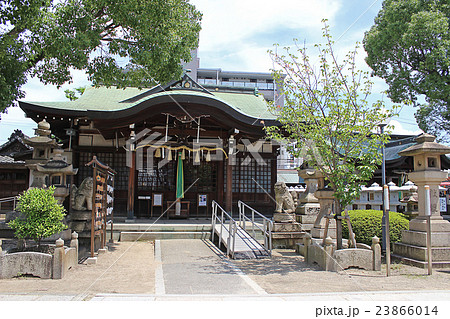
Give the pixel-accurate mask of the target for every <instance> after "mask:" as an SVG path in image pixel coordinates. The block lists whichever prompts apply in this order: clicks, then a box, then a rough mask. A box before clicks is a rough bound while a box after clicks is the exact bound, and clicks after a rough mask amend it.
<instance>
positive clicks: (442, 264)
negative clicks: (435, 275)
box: [391, 254, 450, 269]
mask: <svg viewBox="0 0 450 319" xmlns="http://www.w3.org/2000/svg"><path fill="white" fill-rule="evenodd" d="M391 260H393V261H394V260H395V261H401V262H402V263H404V264H406V265H411V266H415V267H419V268H424V269H427V268H428V262H426V261H422V260H417V259H412V258H407V257H403V256H399V255H396V254H391ZM432 263H433V268H436V269H442V268H450V261H434V260H433V262H432Z"/></svg>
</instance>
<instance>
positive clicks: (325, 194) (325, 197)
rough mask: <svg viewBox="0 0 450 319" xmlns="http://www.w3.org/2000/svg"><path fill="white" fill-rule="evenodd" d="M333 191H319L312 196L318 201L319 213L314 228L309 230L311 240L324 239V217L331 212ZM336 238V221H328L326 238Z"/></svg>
mask: <svg viewBox="0 0 450 319" xmlns="http://www.w3.org/2000/svg"><path fill="white" fill-rule="evenodd" d="M333 194H334V190H332V189H319V190H317V191H316V192H315V193H314V195H315V196H316V197H317V199H318V200H319V205H320V212H319V214H318V215H317V218H316V221H315V222H314V227H313V229H312V230H311V235H312V237H313V238H324V236H325V219H324V218H323V217H324V216H325V215H327V214H329V213H330V212H332V207H333V204H334V196H333ZM328 236H330V237H331V238H336V220H334V219H330V220H329V224H328V232H327V237H328Z"/></svg>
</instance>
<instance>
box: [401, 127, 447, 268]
mask: <svg viewBox="0 0 450 319" xmlns="http://www.w3.org/2000/svg"><path fill="white" fill-rule="evenodd" d="M434 140H435V137H434V136H433V135H430V134H421V135H420V136H419V137H417V138H416V141H417V144H416V145H413V146H411V147H409V148H407V149H405V150H403V151H401V152H399V153H398V154H399V155H401V156H412V157H413V159H414V160H413V162H414V171H413V172H412V173H409V174H408V177H409V179H410V180H412V181H413V182H414V184H416V185H417V187H418V190H417V198H418V215H417V217H416V218H414V219H413V220H411V221H410V222H409V230H407V231H403V232H402V242H401V243H396V244H394V254H395V255H397V256H401V257H405V258H406V260H407V261H409V262H411V263H413V264H415V265H418V266H419V265H420V266H424V265H425V263H426V260H427V257H426V256H427V254H426V229H427V217H426V215H425V187H424V186H425V185H428V186H429V187H430V199H431V233H432V235H431V238H432V239H431V246H432V256H433V266H434V267H436V265H441V266H442V265H443V264H448V265H449V266H450V222H448V221H446V220H444V219H443V218H442V216H441V215H440V211H439V185H440V183H441V182H442V181H444V180H446V179H447V175H448V174H447V173H446V172H444V171H442V170H441V158H440V156H441V155H444V154H447V153H450V147H447V146H444V145H441V144H438V143H436V142H435V141H434Z"/></svg>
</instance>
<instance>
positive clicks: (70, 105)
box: [27, 87, 275, 119]
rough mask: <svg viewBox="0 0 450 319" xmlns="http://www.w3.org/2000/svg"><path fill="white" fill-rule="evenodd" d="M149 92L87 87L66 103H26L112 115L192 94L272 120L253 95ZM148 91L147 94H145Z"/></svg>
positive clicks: (263, 104)
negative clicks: (137, 106) (149, 103)
mask: <svg viewBox="0 0 450 319" xmlns="http://www.w3.org/2000/svg"><path fill="white" fill-rule="evenodd" d="M151 90H152V89H141V90H140V89H138V88H126V89H117V88H115V87H110V88H106V87H98V88H95V87H89V88H86V90H85V92H84V94H83V95H82V96H81V97H80V98H79V99H77V100H75V101H67V102H27V103H29V104H33V105H38V106H43V107H47V108H54V109H60V110H72V111H104V112H113V111H120V110H126V109H129V108H132V107H134V106H136V105H138V104H140V103H142V102H145V101H148V100H151V99H154V98H156V97H160V96H168V95H170V96H172V97H173V98H174V99H175V100H176V96H177V95H192V96H197V97H205V98H209V99H214V100H217V101H220V102H223V103H225V104H227V105H228V106H230V107H231V108H233V109H235V110H236V111H238V112H240V113H242V114H244V115H246V116H249V117H254V118H256V119H258V118H260V119H275V116H274V115H272V114H271V113H270V111H269V109H268V107H267V103H266V101H265V100H264V98H263V97H262V96H261V95H260V96H256V95H254V94H246V93H224V92H211V93H212V94H208V93H206V92H201V91H195V90H170V91H163V92H157V93H151V92H150V91H151ZM146 92H149V94H145V93H146Z"/></svg>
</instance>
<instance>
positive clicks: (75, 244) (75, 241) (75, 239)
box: [70, 232, 78, 260]
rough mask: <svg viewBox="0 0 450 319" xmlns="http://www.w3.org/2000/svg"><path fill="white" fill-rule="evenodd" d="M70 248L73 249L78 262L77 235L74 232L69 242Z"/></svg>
mask: <svg viewBox="0 0 450 319" xmlns="http://www.w3.org/2000/svg"><path fill="white" fill-rule="evenodd" d="M70 247H71V248H75V251H76V256H77V260H78V234H77V233H76V232H73V233H72V240H71V241H70Z"/></svg>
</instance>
